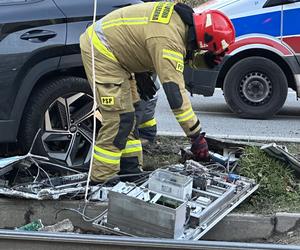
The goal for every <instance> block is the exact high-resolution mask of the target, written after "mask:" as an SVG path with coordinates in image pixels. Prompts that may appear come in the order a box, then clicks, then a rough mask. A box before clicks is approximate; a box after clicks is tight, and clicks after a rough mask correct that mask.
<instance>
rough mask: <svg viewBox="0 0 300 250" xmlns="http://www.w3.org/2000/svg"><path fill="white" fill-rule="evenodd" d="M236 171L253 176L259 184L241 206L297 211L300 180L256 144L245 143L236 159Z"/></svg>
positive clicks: (274, 210) (299, 200) (266, 210)
mask: <svg viewBox="0 0 300 250" xmlns="http://www.w3.org/2000/svg"><path fill="white" fill-rule="evenodd" d="M239 165H240V168H239V174H241V175H243V176H247V177H249V178H253V179H255V181H256V182H257V183H259V184H260V187H259V189H258V190H257V192H256V193H255V194H254V195H253V196H251V198H250V200H249V202H248V203H247V204H245V205H242V206H241V209H242V210H247V211H253V212H258V211H264V212H266V213H270V212H277V211H300V188H299V180H298V179H297V178H296V176H295V174H294V172H293V171H292V170H291V168H290V167H289V166H288V165H286V164H284V163H282V162H281V161H278V160H276V159H274V158H272V157H270V156H269V155H267V154H266V153H264V152H263V151H262V150H260V149H259V148H257V147H248V148H246V149H245V151H244V154H243V156H242V157H241V159H240V161H239Z"/></svg>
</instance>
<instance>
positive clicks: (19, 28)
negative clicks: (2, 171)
mask: <svg viewBox="0 0 300 250" xmlns="http://www.w3.org/2000/svg"><path fill="white" fill-rule="evenodd" d="M64 19H65V17H64V16H63V14H62V13H61V11H60V10H59V9H58V8H57V7H56V5H55V4H54V3H53V1H52V0H0V131H1V138H0V141H1V142H6V141H11V138H13V131H14V130H16V129H17V128H16V126H17V125H16V123H15V122H14V120H15V119H16V117H17V113H18V112H20V107H22V108H23V107H24V105H25V103H26V94H25V93H24V88H25V90H28V89H29V92H30V89H31V87H32V86H25V85H26V84H30V82H31V81H27V82H26V80H25V79H26V76H28V72H30V71H31V70H33V67H34V66H35V65H36V64H38V63H39V62H41V61H43V60H45V56H46V54H45V50H46V51H47V53H48V54H47V56H46V57H47V58H49V57H55V48H57V47H58V46H62V45H64V44H65V39H66V24H65V20H64ZM41 48H42V49H41ZM49 48H51V50H50V49H49ZM49 53H53V55H49ZM58 62H59V58H57V59H56V60H53V61H52V64H51V65H48V66H49V67H54V68H55V67H57V66H58ZM34 77H38V75H37V74H36V76H34ZM31 80H32V82H33V80H34V79H31ZM24 82H26V84H24ZM16 100H20V101H18V102H16ZM21 102H24V103H22V104H21ZM21 110H22V109H21ZM10 125H11V126H10Z"/></svg>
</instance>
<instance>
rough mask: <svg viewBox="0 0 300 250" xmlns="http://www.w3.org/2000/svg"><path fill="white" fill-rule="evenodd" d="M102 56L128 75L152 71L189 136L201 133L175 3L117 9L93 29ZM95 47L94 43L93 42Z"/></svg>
mask: <svg viewBox="0 0 300 250" xmlns="http://www.w3.org/2000/svg"><path fill="white" fill-rule="evenodd" d="M94 30H95V32H96V34H97V39H98V41H97V42H96V43H97V44H98V46H96V48H97V49H98V50H99V51H100V53H102V54H104V55H106V57H107V59H108V60H110V61H112V62H113V61H114V62H116V63H119V64H120V65H121V67H122V68H124V69H126V70H127V71H128V72H129V73H132V72H146V71H153V72H156V73H157V74H158V76H159V79H160V81H161V83H162V86H163V88H164V90H165V93H166V95H167V99H168V102H169V104H170V107H171V109H172V111H173V113H174V115H175V117H176V119H177V121H178V122H179V124H180V125H181V127H182V128H183V130H184V131H185V133H186V135H187V136H195V135H197V134H198V133H199V132H200V122H199V120H198V118H197V117H196V115H195V114H194V111H193V109H192V107H191V103H190V100H189V98H188V95H187V91H186V90H185V83H184V78H183V69H184V58H185V56H186V43H187V31H188V27H187V26H186V25H185V24H184V23H183V21H182V20H181V18H180V16H179V15H178V14H177V13H176V11H174V3H170V2H150V3H142V4H137V5H133V6H128V7H125V8H121V9H118V10H115V11H113V12H111V13H110V14H108V15H107V16H105V17H104V18H102V19H101V20H99V21H98V22H97V23H96V24H95V27H94ZM94 44H95V42H94Z"/></svg>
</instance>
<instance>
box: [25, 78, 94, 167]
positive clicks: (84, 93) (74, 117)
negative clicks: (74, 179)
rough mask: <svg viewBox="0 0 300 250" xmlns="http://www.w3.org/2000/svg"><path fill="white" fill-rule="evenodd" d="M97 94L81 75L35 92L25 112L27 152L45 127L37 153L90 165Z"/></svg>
mask: <svg viewBox="0 0 300 250" xmlns="http://www.w3.org/2000/svg"><path fill="white" fill-rule="evenodd" d="M92 108H93V97H92V93H91V89H90V86H89V84H88V82H87V81H86V80H85V79H83V78H79V77H62V78H59V79H54V80H51V81H50V82H48V83H47V84H45V85H44V86H43V87H41V88H39V89H37V90H36V91H34V93H33V95H32V96H31V99H30V101H29V103H28V105H27V108H26V110H25V112H24V115H23V120H22V125H21V126H22V128H21V129H22V130H21V133H20V142H21V143H22V145H21V146H22V148H23V150H24V151H25V152H28V150H29V149H30V147H31V144H32V142H33V139H34V137H35V135H36V133H37V132H38V130H39V129H40V128H41V131H40V133H39V135H38V136H37V139H36V141H35V145H34V147H33V151H34V152H33V153H35V154H39V155H42V156H46V157H48V158H50V159H51V160H54V161H55V162H57V163H59V164H62V165H64V166H68V167H72V168H82V167H85V166H87V165H88V162H89V160H90V157H91V152H92V134H93V118H92Z"/></svg>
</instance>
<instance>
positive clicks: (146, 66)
mask: <svg viewBox="0 0 300 250" xmlns="http://www.w3.org/2000/svg"><path fill="white" fill-rule="evenodd" d="M234 37H235V34H234V28H233V25H232V23H231V22H230V20H229V19H228V18H227V17H226V16H224V14H222V13H221V12H219V11H206V12H203V13H201V14H195V13H193V10H192V9H191V8H190V7H188V6H187V5H184V4H180V3H178V4H175V3H171V2H149V3H142V4H137V5H133V6H128V7H124V8H122V9H118V10H115V11H113V12H111V13H110V14H108V15H106V16H105V17H104V18H102V19H100V20H99V21H97V22H96V24H95V25H93V26H90V27H89V28H88V29H87V30H86V32H85V33H84V34H82V35H81V37H80V47H81V52H82V59H83V64H84V68H85V71H86V74H87V77H88V79H89V82H90V83H91V82H92V58H91V56H92V52H91V49H92V48H91V42H92V43H93V45H94V48H95V49H94V54H95V71H96V74H95V75H96V76H95V82H96V92H97V93H96V98H97V104H98V106H99V110H100V112H101V114H102V119H103V122H102V127H101V129H100V132H99V134H98V137H97V140H96V145H95V146H94V161H93V167H92V171H91V181H92V182H96V183H98V182H100V183H103V182H105V181H107V180H109V179H110V178H112V177H113V176H115V175H117V174H120V175H123V174H131V173H140V172H141V171H142V169H141V167H142V145H141V141H140V140H139V137H138V131H137V126H136V124H137V123H136V117H135V111H136V110H137V111H138V110H139V104H140V98H139V95H138V91H137V86H136V84H135V80H134V79H133V77H132V74H133V72H134V73H138V72H156V73H157V75H158V77H159V79H160V81H161V83H162V86H163V89H164V91H165V94H166V96H167V99H168V102H169V105H170V108H171V109H172V111H173V113H174V115H175V117H176V119H177V121H178V122H179V124H180V126H181V127H182V129H183V131H184V132H185V134H186V135H187V136H188V137H189V138H191V142H192V147H191V150H192V152H193V153H194V154H195V156H196V157H198V158H199V159H204V158H207V157H208V146H207V143H206V140H205V138H204V135H203V134H201V126H200V121H199V120H198V118H197V116H196V115H195V113H194V111H193V109H192V106H191V103H190V100H189V98H188V95H187V93H186V90H185V84H184V79H183V69H184V63H185V62H186V61H192V62H194V63H195V64H197V65H198V66H199V65H200V66H201V65H202V66H208V67H209V66H214V65H216V64H218V63H219V61H220V59H221V57H222V56H224V51H225V50H226V49H227V48H228V46H229V45H230V44H231V43H232V42H233V41H234ZM196 51H198V53H197V55H198V56H197V57H194V55H195V52H196ZM199 51H200V52H199ZM204 52H205V53H204ZM199 55H200V56H199ZM195 58H196V61H197V62H195ZM142 87H144V88H145V90H144V91H146V92H147V84H146V83H145V84H142ZM142 91H143V89H142Z"/></svg>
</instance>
